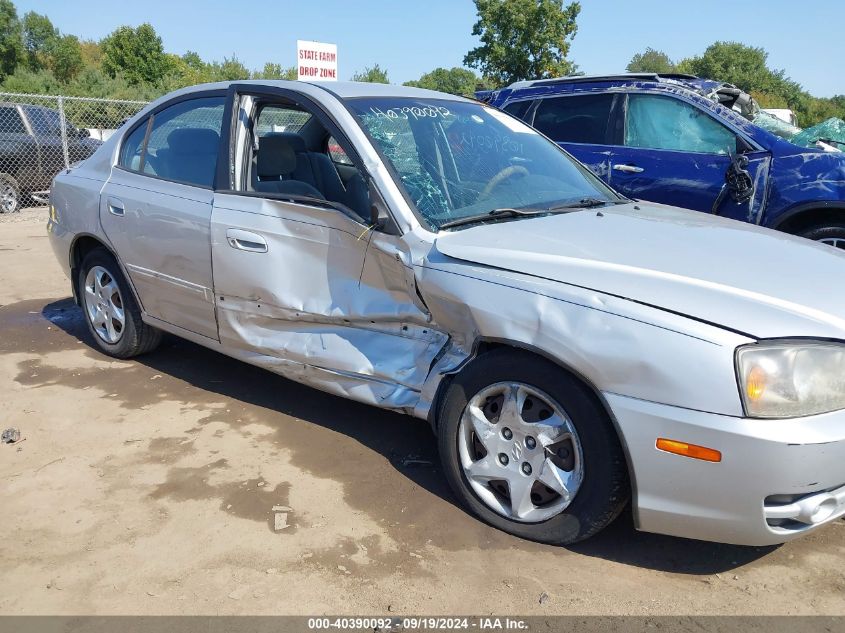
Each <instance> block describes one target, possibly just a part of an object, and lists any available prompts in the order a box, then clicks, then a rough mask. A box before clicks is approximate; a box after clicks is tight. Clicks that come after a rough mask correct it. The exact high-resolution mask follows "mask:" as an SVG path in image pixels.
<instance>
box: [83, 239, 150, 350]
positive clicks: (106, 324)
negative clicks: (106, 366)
mask: <svg viewBox="0 0 845 633" xmlns="http://www.w3.org/2000/svg"><path fill="white" fill-rule="evenodd" d="M78 283H79V285H78V288H79V290H80V295H81V299H82V308H83V310H84V312H85V321H86V323H87V324H88V329H89V331H90V332H91V335H92V336H93V337H94V341H95V342H96V344H97V347H99V348H100V349H101V350H102V351H103V352H105V353H106V354H108V355H110V356H114V357H116V358H131V357H132V356H137V355H139V354H143V353H145V352H149V351H151V350H153V349H155V347H157V346H158V344H159V342H160V341H161V332H160V331H159V330H157V329H155V328H153V327H151V326H149V325H147V324H146V323H144V322H143V320H142V319H141V310H140V308H139V307H138V303H137V302H136V301H135V297H134V296H133V295H132V291H131V289H130V288H129V285H128V284H127V283H126V280H125V279H124V277H123V274H122V273H121V272H120V267H119V266H118V265H117V262H116V261H115V259H114V257H112V255H111V254H110V253H109V252H108V251H106V250H105V249H102V248H98V249H95V250H93V251H91V252H90V253H88V255H86V256H85V259H83V261H82V265H81V266H80V267H79V281H78Z"/></svg>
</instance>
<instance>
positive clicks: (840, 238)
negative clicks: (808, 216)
mask: <svg viewBox="0 0 845 633" xmlns="http://www.w3.org/2000/svg"><path fill="white" fill-rule="evenodd" d="M798 235H800V236H801V237H806V238H807V239H808V240H813V241H816V242H821V243H822V244H827V245H828V246H833V247H834V248H841V249H845V224H835V223H831V224H821V225H817V226H811V227H810V228H807V229H804V230H802V231H800V232H798Z"/></svg>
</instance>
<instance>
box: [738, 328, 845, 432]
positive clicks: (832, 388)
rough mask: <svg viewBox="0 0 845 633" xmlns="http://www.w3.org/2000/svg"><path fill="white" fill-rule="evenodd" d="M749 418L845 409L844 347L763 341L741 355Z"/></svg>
mask: <svg viewBox="0 0 845 633" xmlns="http://www.w3.org/2000/svg"><path fill="white" fill-rule="evenodd" d="M736 366H737V376H738V379H739V390H740V392H741V393H742V399H743V402H744V404H745V413H746V414H747V415H749V416H750V417H755V418H791V417H799V416H804V415H814V414H817V413H826V412H828V411H835V410H837V409H845V345H841V344H838V343H824V342H821V341H819V342H813V341H768V342H767V341H763V342H761V343H755V344H753V345H746V346H743V347H740V348H739V349H737V352H736Z"/></svg>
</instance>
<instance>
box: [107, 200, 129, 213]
mask: <svg viewBox="0 0 845 633" xmlns="http://www.w3.org/2000/svg"><path fill="white" fill-rule="evenodd" d="M106 204H108V206H109V213H111V214H112V215H116V216H118V217H123V216H124V215H126V207H124V206H123V201H122V200H119V199H117V198H112V197H111V196H109V198H108V200H107V201H106Z"/></svg>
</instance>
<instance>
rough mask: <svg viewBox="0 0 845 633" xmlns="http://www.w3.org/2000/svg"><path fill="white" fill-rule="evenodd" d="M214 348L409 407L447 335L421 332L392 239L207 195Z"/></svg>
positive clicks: (233, 197)
mask: <svg viewBox="0 0 845 633" xmlns="http://www.w3.org/2000/svg"><path fill="white" fill-rule="evenodd" d="M211 234H212V238H211V241H212V248H211V250H212V261H213V267H214V289H215V299H216V303H217V314H218V323H219V328H220V341H221V343H222V344H223V345H224V346H226V347H227V348H229V349H230V350H232V352H233V354H234V355H236V356H240V357H242V358H244V359H245V360H248V361H250V362H252V363H255V364H258V365H261V366H263V367H266V368H267V369H270V370H272V371H276V372H277V373H280V374H283V375H285V376H288V377H290V378H293V379H295V380H298V381H300V382H304V383H306V384H311V385H313V386H316V387H319V388H322V389H325V390H327V391H330V392H333V393H337V394H339V395H343V396H346V397H350V398H353V399H356V400H360V401H363V402H368V403H372V404H378V405H380V406H386V407H390V408H400V409H401V408H406V407H412V406H413V405H414V404H415V403H416V401H417V400H418V398H419V391H420V389H421V387H422V383H423V381H424V380H425V377H426V375H427V373H428V369H429V367H430V366H431V362H432V360H433V359H434V357H435V356H436V354H437V353H438V352H439V351H440V349H441V348H442V347H443V345H444V344H445V342H446V337H445V336H444V335H443V334H441V333H440V332H437V331H435V330H432V329H431V328H430V327H429V325H428V315H427V313H426V311H425V307H424V306H423V305H422V304H421V302H420V301H419V299H418V298H417V296H416V289H415V286H414V281H413V273H412V269H411V267H410V261H409V258H408V255H407V253H406V252H405V249H404V247H403V245H402V242H401V239H399V238H395V237H391V236H384V235H381V234H377V235H375V236H374V235H373V233H372V231H369V230H367V227H365V226H364V225H362V224H361V223H359V222H357V221H355V220H353V219H352V218H350V217H349V216H347V215H344V214H343V213H341V212H340V211H337V210H335V209H325V208H318V207H312V206H308V205H306V204H300V203H293V202H288V201H284V200H278V199H271V198H263V197H260V196H257V195H255V194H246V195H244V194H240V193H220V192H217V193H215V200H214V208H213V212H212V222H211Z"/></svg>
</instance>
